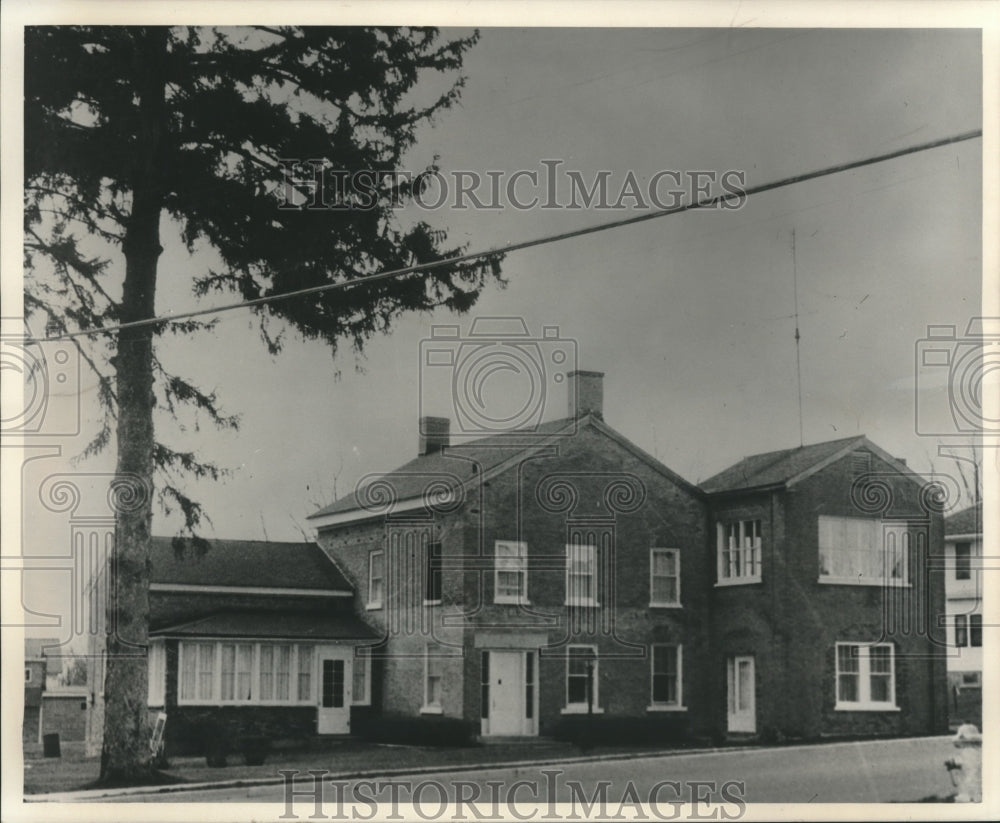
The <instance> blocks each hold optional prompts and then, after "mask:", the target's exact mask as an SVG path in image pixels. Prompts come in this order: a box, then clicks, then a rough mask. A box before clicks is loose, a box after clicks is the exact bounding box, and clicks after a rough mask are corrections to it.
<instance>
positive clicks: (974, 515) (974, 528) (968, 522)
mask: <svg viewBox="0 0 1000 823" xmlns="http://www.w3.org/2000/svg"><path fill="white" fill-rule="evenodd" d="M982 533H983V504H982V503H976V504H974V505H972V506H969V508H967V509H962V511H960V512H955V513H954V514H953V515H951V516H950V517H946V518H945V519H944V536H945V537H951V536H952V535H960V534H982Z"/></svg>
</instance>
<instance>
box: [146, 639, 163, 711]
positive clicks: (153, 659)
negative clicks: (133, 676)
mask: <svg viewBox="0 0 1000 823" xmlns="http://www.w3.org/2000/svg"><path fill="white" fill-rule="evenodd" d="M147 648H148V652H147V655H148V659H147V661H146V665H147V666H148V676H147V684H146V705H147V706H151V707H153V708H158V707H160V706H163V705H165V701H166V696H167V644H166V641H165V640H164V639H163V638H150V640H149V644H148V646H147Z"/></svg>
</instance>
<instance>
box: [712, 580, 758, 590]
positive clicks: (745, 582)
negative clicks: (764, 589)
mask: <svg viewBox="0 0 1000 823" xmlns="http://www.w3.org/2000/svg"><path fill="white" fill-rule="evenodd" d="M762 582H763V579H762V578H760V577H730V578H727V579H725V580H717V581H716V582H715V588H717V589H718V588H725V587H727V586H751V585H753V584H754V583H762Z"/></svg>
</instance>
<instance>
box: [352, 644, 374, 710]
mask: <svg viewBox="0 0 1000 823" xmlns="http://www.w3.org/2000/svg"><path fill="white" fill-rule="evenodd" d="M371 666H372V656H371V649H368V648H364V647H358V648H357V649H355V650H354V667H353V669H352V676H353V684H352V686H351V702H352V703H354V705H356V706H370V705H371V702H372V692H371V688H372V683H371V679H372V678H371Z"/></svg>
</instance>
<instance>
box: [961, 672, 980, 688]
mask: <svg viewBox="0 0 1000 823" xmlns="http://www.w3.org/2000/svg"><path fill="white" fill-rule="evenodd" d="M982 685H983V673H982V672H962V686H963V687H964V686H969V687H972V688H979V687H980V686H982Z"/></svg>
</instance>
